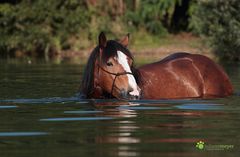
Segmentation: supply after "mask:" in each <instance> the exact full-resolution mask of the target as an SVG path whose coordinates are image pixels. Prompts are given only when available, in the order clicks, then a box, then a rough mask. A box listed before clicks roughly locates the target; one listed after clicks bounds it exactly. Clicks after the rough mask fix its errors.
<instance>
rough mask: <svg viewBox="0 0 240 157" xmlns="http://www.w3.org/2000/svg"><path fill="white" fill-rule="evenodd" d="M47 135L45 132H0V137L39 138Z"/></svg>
mask: <svg viewBox="0 0 240 157" xmlns="http://www.w3.org/2000/svg"><path fill="white" fill-rule="evenodd" d="M48 134H49V133H47V132H0V137H18V136H41V135H48Z"/></svg>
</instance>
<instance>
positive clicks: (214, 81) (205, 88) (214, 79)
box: [138, 53, 233, 99]
mask: <svg viewBox="0 0 240 157" xmlns="http://www.w3.org/2000/svg"><path fill="white" fill-rule="evenodd" d="M138 70H139V73H140V75H141V81H140V84H139V86H140V88H141V90H142V96H143V98H144V99H159V98H164V99H172V98H174V99H176V98H177V99H179V98H197V97H224V96H228V95H230V94H232V92H233V88H232V85H231V83H230V81H229V78H228V76H227V75H226V73H225V72H224V71H223V69H222V68H221V67H220V66H219V65H217V64H216V63H214V62H213V61H212V60H210V59H209V58H207V57H205V56H203V55H198V54H189V53H174V54H172V55H170V56H168V57H166V58H164V59H163V60H161V61H159V62H156V63H151V64H147V65H144V66H142V67H140V68H138Z"/></svg>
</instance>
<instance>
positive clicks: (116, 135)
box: [95, 102, 141, 156]
mask: <svg viewBox="0 0 240 157" xmlns="http://www.w3.org/2000/svg"><path fill="white" fill-rule="evenodd" d="M95 106H97V107H101V111H104V112H101V115H105V116H111V117H117V118H119V120H118V121H115V122H114V125H109V126H106V128H104V129H106V130H108V134H106V135H104V136H102V135H101V136H96V143H98V144H106V143H109V144H111V143H113V144H119V146H118V148H117V149H116V150H113V151H111V152H108V153H109V154H111V155H112V156H138V155H139V152H138V150H137V149H135V148H132V146H131V145H129V144H136V143H140V142H141V140H140V138H138V137H134V135H133V134H134V133H135V132H137V131H138V130H139V129H140V127H139V126H137V124H136V122H135V121H132V120H130V119H131V118H137V112H136V111H135V110H131V109H129V108H128V107H133V106H139V104H136V103H127V102H119V103H117V102H114V103H110V102H108V103H105V104H103V103H101V104H95ZM112 107H114V108H112ZM122 118H128V119H129V118H130V119H129V120H122ZM121 144H128V145H126V146H122V145H121Z"/></svg>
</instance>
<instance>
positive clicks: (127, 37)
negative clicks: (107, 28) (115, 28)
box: [119, 33, 130, 47]
mask: <svg viewBox="0 0 240 157" xmlns="http://www.w3.org/2000/svg"><path fill="white" fill-rule="evenodd" d="M129 36H130V34H129V33H128V34H127V35H126V36H124V37H123V38H122V40H120V42H119V43H120V44H122V45H123V46H125V47H127V46H128V43H129Z"/></svg>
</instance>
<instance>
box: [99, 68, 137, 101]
mask: <svg viewBox="0 0 240 157" xmlns="http://www.w3.org/2000/svg"><path fill="white" fill-rule="evenodd" d="M97 65H98V68H100V69H102V71H104V72H106V73H108V74H111V75H114V76H115V77H114V79H113V83H112V89H111V93H110V94H111V96H113V95H112V94H113V89H114V85H115V81H116V79H117V77H118V76H121V75H127V74H130V75H133V73H131V72H121V73H112V72H109V71H107V70H105V69H104V68H103V67H102V66H100V65H99V64H97Z"/></svg>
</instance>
